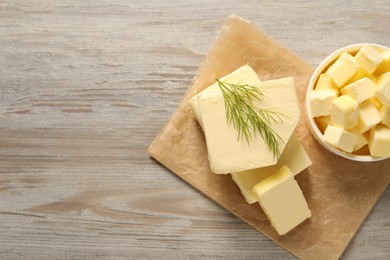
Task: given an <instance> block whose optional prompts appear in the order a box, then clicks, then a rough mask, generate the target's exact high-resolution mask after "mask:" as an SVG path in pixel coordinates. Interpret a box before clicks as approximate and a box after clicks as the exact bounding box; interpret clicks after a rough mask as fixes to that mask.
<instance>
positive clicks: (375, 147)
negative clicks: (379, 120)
mask: <svg viewBox="0 0 390 260" xmlns="http://www.w3.org/2000/svg"><path fill="white" fill-rule="evenodd" d="M368 147H369V149H370V153H371V155H372V156H378V157H389V156H390V128H388V127H386V126H381V125H379V126H376V127H375V128H373V129H372V130H371V133H370V140H369V142H368Z"/></svg>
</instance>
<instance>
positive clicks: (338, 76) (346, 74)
mask: <svg viewBox="0 0 390 260" xmlns="http://www.w3.org/2000/svg"><path fill="white" fill-rule="evenodd" d="M357 71H358V64H357V63H356V62H355V60H354V59H353V57H352V56H351V54H348V53H343V54H341V55H340V57H339V58H338V59H337V60H336V61H335V62H334V63H333V64H332V65H331V66H330V67H329V68H328V70H327V71H326V72H325V74H326V75H327V76H328V77H330V78H331V79H332V80H333V82H334V83H336V85H337V86H338V87H339V88H341V87H342V86H343V85H344V84H345V83H346V82H347V81H348V80H349V79H350V78H352V76H353V75H355V74H356V72H357Z"/></svg>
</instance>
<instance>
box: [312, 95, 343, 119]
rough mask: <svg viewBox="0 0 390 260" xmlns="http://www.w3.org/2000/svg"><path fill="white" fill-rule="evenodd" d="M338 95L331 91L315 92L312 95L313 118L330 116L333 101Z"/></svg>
mask: <svg viewBox="0 0 390 260" xmlns="http://www.w3.org/2000/svg"><path fill="white" fill-rule="evenodd" d="M336 97H337V94H336V93H335V92H334V91H333V90H331V89H320V90H313V91H312V92H311V95H310V108H311V114H312V116H313V117H317V116H328V115H330V107H331V103H332V101H333V100H334V99H335V98H336Z"/></svg>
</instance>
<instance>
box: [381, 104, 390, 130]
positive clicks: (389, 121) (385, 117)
mask: <svg viewBox="0 0 390 260" xmlns="http://www.w3.org/2000/svg"><path fill="white" fill-rule="evenodd" d="M380 113H381V117H382V124H384V125H385V126H387V127H390V106H383V107H382V108H381V110H380Z"/></svg>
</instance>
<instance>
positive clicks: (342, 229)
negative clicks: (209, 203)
mask: <svg viewBox="0 0 390 260" xmlns="http://www.w3.org/2000/svg"><path fill="white" fill-rule="evenodd" d="M302 40H303V39H302ZM247 63H249V65H250V66H252V67H253V68H254V70H255V71H256V72H257V73H258V75H259V76H260V78H261V80H267V79H277V78H281V77H288V76H293V77H294V79H295V84H296V88H297V93H298V98H299V102H300V109H301V112H302V116H301V120H300V122H299V124H298V127H297V129H296V131H295V133H296V135H297V136H298V139H299V140H300V141H301V142H302V144H303V146H304V147H305V149H306V151H307V152H308V154H309V156H310V158H311V160H312V161H313V165H312V166H311V167H309V168H308V169H307V170H305V171H303V172H301V173H300V174H299V175H297V176H296V180H297V181H298V183H299V185H300V187H301V189H302V191H303V193H304V195H305V197H306V199H307V201H308V204H309V207H310V209H311V211H312V217H311V218H310V219H309V220H306V221H305V222H304V223H302V224H301V225H299V226H298V227H297V228H295V229H294V230H293V231H291V232H289V233H288V234H287V235H284V236H279V235H278V234H277V233H276V231H275V230H274V229H273V228H272V227H271V225H270V223H269V221H268V220H267V218H266V216H265V215H264V213H263V212H262V210H261V208H260V206H259V205H258V204H257V203H256V204H253V205H249V204H247V203H246V202H245V199H244V198H243V196H242V195H241V193H240V191H239V189H238V188H237V187H236V185H235V183H234V182H233V180H232V178H231V176H230V175H216V174H213V173H211V172H210V169H209V163H208V160H207V151H206V145H205V139H204V135H203V133H202V130H201V128H200V127H199V125H198V124H197V122H196V119H195V118H194V116H193V115H192V111H191V108H190V106H189V104H188V100H189V98H190V97H192V96H193V95H195V94H196V93H198V92H199V91H201V90H202V89H204V88H206V87H207V86H209V85H210V84H212V83H213V81H214V80H215V78H219V77H222V76H224V75H226V74H228V73H230V72H232V71H233V70H235V69H237V68H239V67H240V66H242V65H244V64H247ZM312 72H313V68H312V67H311V66H310V65H309V64H308V63H306V62H305V61H303V60H302V59H300V58H299V57H297V56H296V55H294V54H293V53H291V52H290V51H289V50H288V49H286V48H284V47H283V46H281V45H280V44H279V43H277V42H276V41H275V40H273V39H271V38H270V37H269V36H267V35H266V34H265V33H263V32H261V31H259V30H258V29H257V28H255V27H254V26H253V25H252V24H250V23H249V22H248V21H246V20H243V19H241V18H240V17H238V16H236V15H232V16H230V17H229V19H228V20H227V21H226V23H225V24H224V26H223V28H222V31H221V33H220V35H219V37H218V38H217V40H216V42H215V44H214V46H213V47H212V48H211V50H210V52H209V54H208V55H207V57H206V59H205V61H204V64H202V66H201V68H200V70H199V71H198V75H197V76H196V77H195V79H194V81H193V83H192V85H191V86H190V88H189V90H188V91H187V94H186V95H185V97H184V99H183V101H182V102H181V104H180V106H179V108H178V110H177V111H176V112H175V113H174V115H173V116H172V118H171V119H170V120H169V121H168V123H167V124H166V125H165V126H164V127H163V129H162V130H161V132H160V133H159V134H158V135H157V137H156V138H155V140H154V141H153V142H152V144H151V145H150V147H149V153H150V155H151V156H152V157H154V158H155V159H156V160H157V161H159V162H160V163H162V164H163V165H164V166H166V167H167V168H169V169H170V170H171V171H172V172H174V173H175V174H177V175H178V176H180V177H181V178H183V179H184V180H185V181H187V182H188V183H189V184H191V185H192V186H194V187H195V188H196V189H198V190H199V191H201V192H203V193H204V194H206V195H207V196H208V197H210V198H211V199H213V200H214V201H216V202H217V203H219V204H220V205H222V206H223V207H225V208H226V209H227V210H229V211H231V212H232V213H233V214H235V215H236V216H237V217H239V218H241V219H242V220H243V221H245V222H247V223H248V224H249V225H250V226H252V227H253V228H255V229H256V230H258V231H260V232H261V233H263V234H264V235H266V236H267V237H269V238H270V239H272V240H274V241H275V242H276V243H278V244H279V245H280V246H282V247H284V248H285V249H287V250H288V251H290V252H291V253H292V254H294V255H295V256H297V257H299V258H302V259H313V258H315V259H336V258H339V257H340V256H341V254H342V252H343V251H344V249H345V248H346V246H347V245H348V243H349V241H350V240H351V239H352V237H353V235H354V234H355V233H356V231H357V229H358V228H359V226H360V225H361V224H362V222H363V220H364V219H365V218H366V216H367V215H368V213H369V211H370V210H371V209H372V207H373V206H374V204H375V203H376V201H377V200H378V199H379V197H380V195H381V194H382V193H383V191H384V190H385V188H386V187H387V185H388V184H389V181H390V161H389V160H384V161H381V162H375V163H360V162H354V161H349V160H346V159H344V158H341V157H338V156H336V155H333V154H331V153H330V152H328V151H327V150H325V149H324V148H322V147H321V146H320V145H319V144H318V143H317V142H316V141H315V139H314V138H313V137H312V135H311V133H310V131H309V129H308V127H307V124H306V115H305V108H304V100H305V93H306V88H307V84H308V81H309V78H310V75H311V73H312Z"/></svg>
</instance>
